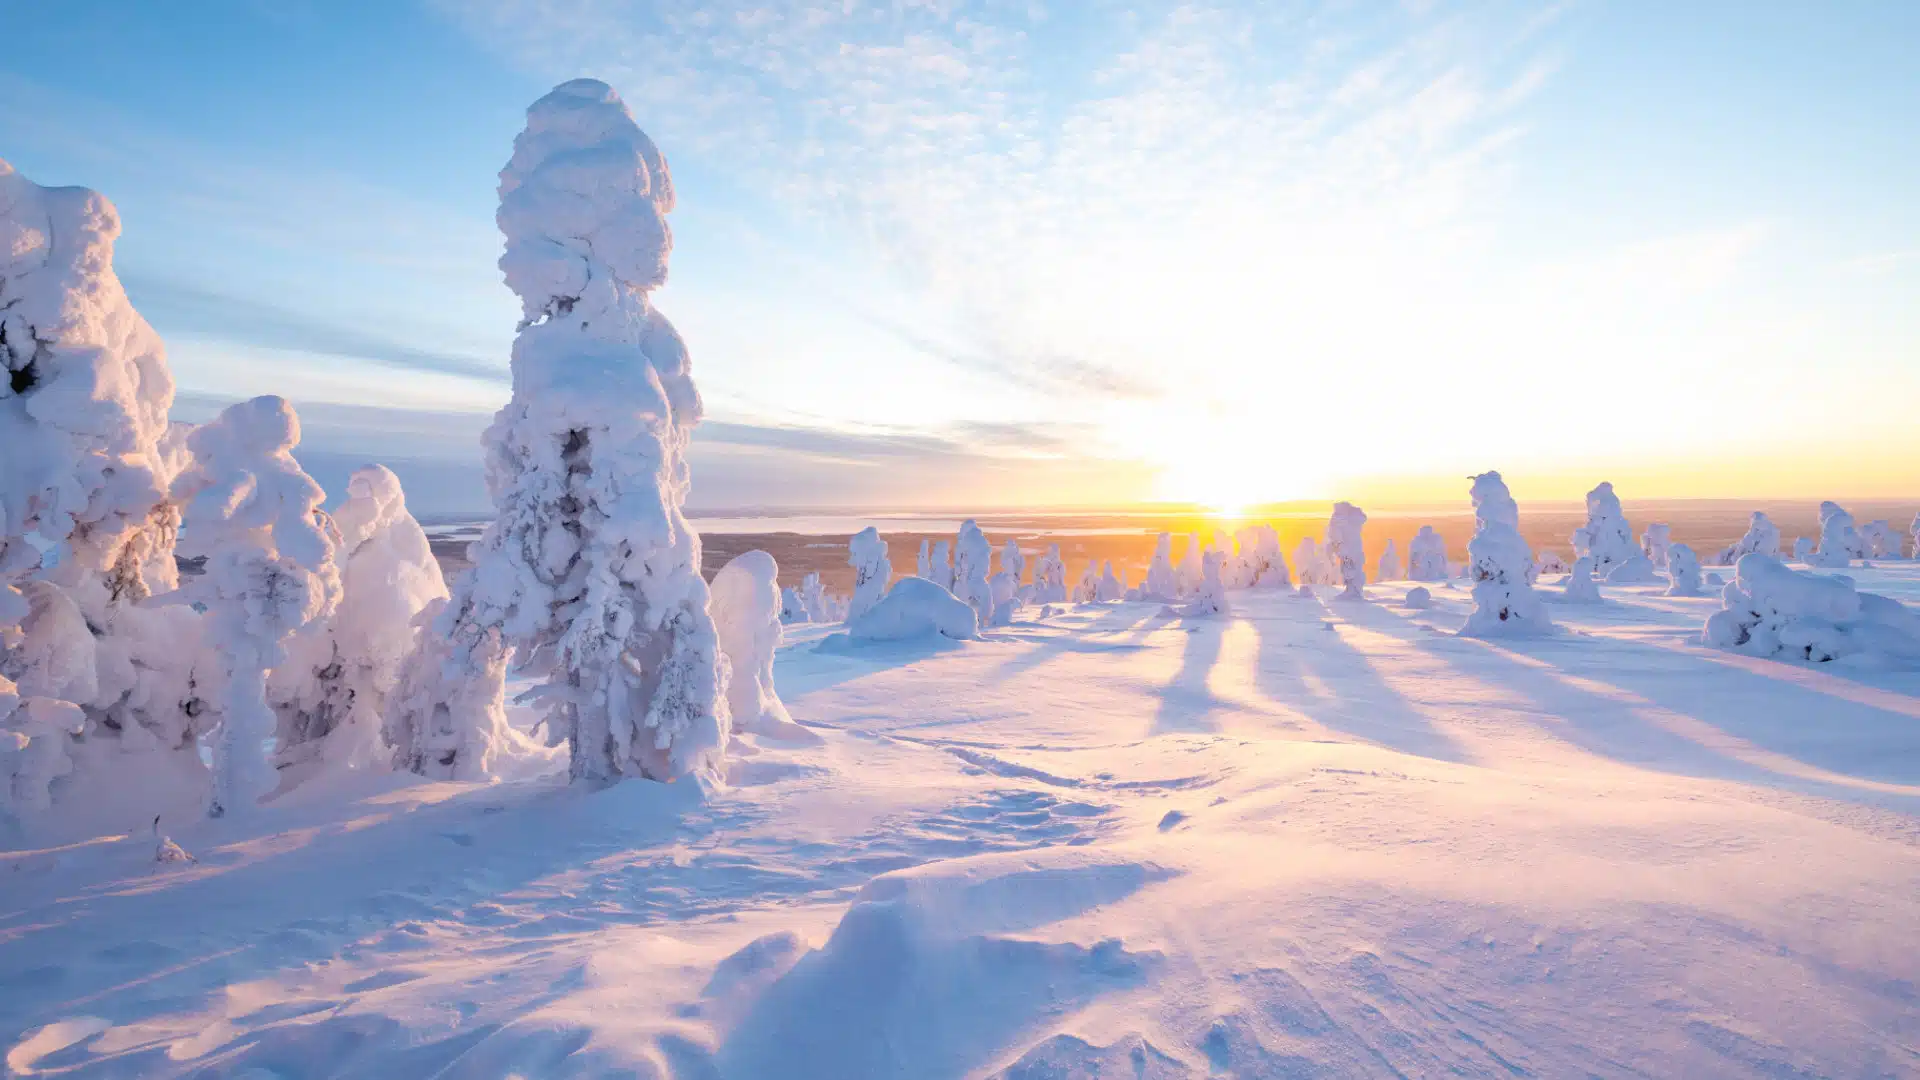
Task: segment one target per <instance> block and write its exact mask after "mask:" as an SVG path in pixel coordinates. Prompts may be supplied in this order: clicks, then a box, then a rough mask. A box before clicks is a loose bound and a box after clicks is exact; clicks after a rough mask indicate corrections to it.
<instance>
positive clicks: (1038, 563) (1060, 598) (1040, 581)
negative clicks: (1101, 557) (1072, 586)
mask: <svg viewBox="0 0 1920 1080" xmlns="http://www.w3.org/2000/svg"><path fill="white" fill-rule="evenodd" d="M1088 571H1089V572H1091V571H1092V564H1088ZM1066 600H1067V563H1066V560H1065V559H1062V558H1061V557H1060V545H1059V544H1048V545H1047V550H1046V551H1045V552H1043V553H1042V554H1041V555H1040V557H1039V558H1038V559H1035V560H1034V561H1033V602H1034V603H1036V604H1063V603H1065V602H1066Z"/></svg>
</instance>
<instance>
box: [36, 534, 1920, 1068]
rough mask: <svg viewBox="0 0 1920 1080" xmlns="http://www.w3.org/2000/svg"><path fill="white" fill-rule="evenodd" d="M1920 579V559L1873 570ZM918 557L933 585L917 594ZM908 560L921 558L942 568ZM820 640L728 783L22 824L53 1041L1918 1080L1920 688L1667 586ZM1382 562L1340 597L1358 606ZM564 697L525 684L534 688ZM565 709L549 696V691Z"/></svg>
mask: <svg viewBox="0 0 1920 1080" xmlns="http://www.w3.org/2000/svg"><path fill="white" fill-rule="evenodd" d="M1855 576H1856V578H1857V580H1858V583H1859V587H1860V588H1863V589H1867V590H1869V591H1872V592H1877V593H1884V594H1887V595H1895V596H1901V597H1906V598H1913V597H1916V596H1920V568H1917V567H1914V566H1912V565H1911V564H1904V563H1903V564H1896V565H1893V566H1889V567H1881V568H1877V569H1873V570H1864V569H1863V570H1858V571H1856V574H1855ZM906 580H910V581H917V580H918V579H906ZM896 588H898V586H896ZM1405 588H1406V587H1405V586H1401V585H1382V586H1376V587H1375V589H1374V590H1373V591H1374V592H1375V594H1376V598H1377V599H1380V600H1382V601H1384V602H1382V603H1379V604H1338V605H1334V604H1329V603H1325V602H1323V601H1321V600H1319V599H1315V598H1309V599H1306V600H1294V599H1292V598H1291V595H1290V594H1288V593H1282V592H1278V591H1262V590H1249V591H1243V592H1238V593H1235V594H1234V596H1233V602H1234V613H1233V614H1232V615H1231V616H1228V617H1225V618H1219V619H1211V620H1197V621H1190V622H1183V621H1177V620H1164V619H1161V618H1160V617H1159V616H1158V614H1157V613H1158V610H1159V607H1160V605H1158V604H1147V603H1134V604H1129V603H1118V604H1106V605H1095V606H1089V607H1084V608H1078V609H1071V610H1068V611H1065V612H1063V613H1060V614H1057V615H1055V616H1054V617H1053V618H1051V619H1049V620H1048V621H1047V622H1046V623H1045V624H1039V623H1034V622H1030V621H1023V622H1019V623H1016V625H1015V626H1013V627H1011V628H1008V629H1006V630H1001V631H994V632H992V633H990V634H989V635H988V636H987V637H986V638H985V639H983V640H978V641H966V642H943V643H940V644H939V646H938V647H931V646H929V645H927V644H925V643H914V642H898V643H888V644H878V643H876V644H872V645H865V646H862V647H860V648H859V649H856V650H852V651H840V650H832V649H825V648H822V647H821V644H820V638H821V636H822V634H823V632H824V631H822V630H821V629H819V628H814V627H804V626H803V627H799V628H791V627H790V628H789V631H788V632H789V635H790V636H789V640H788V641H787V642H785V643H784V644H783V645H782V646H781V648H780V650H779V653H778V655H777V658H776V661H775V674H776V676H777V678H778V681H779V685H780V688H781V693H782V696H783V698H784V699H785V700H786V702H787V705H788V707H789V708H790V709H791V711H792V712H793V715H794V717H795V718H796V719H797V720H798V721H800V722H801V723H804V724H806V725H808V727H809V728H810V729H811V730H812V732H813V733H814V734H816V735H817V736H818V737H819V743H818V744H817V745H811V746H804V745H797V744H791V743H780V742H775V741H767V740H762V739H761V737H759V736H756V735H753V734H750V733H749V734H743V735H740V736H739V737H738V739H737V741H736V747H735V750H734V752H733V753H732V754H730V756H729V759H728V766H727V769H726V771H725V774H724V776H723V777H722V778H721V781H720V782H719V783H717V784H716V785H714V786H712V787H711V788H707V789H703V788H701V787H699V786H696V785H693V784H689V783H674V784H657V783H646V782H628V783H623V784H619V785H615V786H613V787H611V788H608V789H604V790H593V789H588V788H581V787H571V788H570V787H568V786H567V785H566V784H565V778H564V763H563V762H560V761H558V760H549V761H548V762H547V763H546V765H545V769H546V770H548V771H547V772H546V774H545V775H540V776H528V777H524V778H519V779H511V780H507V781H504V782H499V783H493V784H474V783H454V782H434V781H430V780H426V779H423V778H420V777H415V776H411V775H406V774H397V775H382V776H367V775H360V776H352V777H344V778H330V779H331V782H330V783H319V782H316V783H314V784H307V785H302V786H301V787H300V788H298V789H295V790H294V791H292V792H290V793H288V794H287V795H286V796H284V797H283V798H281V799H279V800H276V801H274V802H271V803H268V804H266V805H265V806H263V807H262V808H261V809H260V810H259V811H258V812H257V813H256V814H255V815H254V816H253V817H252V818H250V819H248V820H239V819H235V818H231V817H230V818H226V819H221V820H218V821H206V820H197V819H196V820H189V821H181V822H171V821H170V822H167V823H165V828H164V831H165V833H166V835H168V836H170V837H171V838H172V839H173V840H175V841H177V842H178V845H179V846H180V847H181V848H182V849H183V851H184V852H187V853H191V854H192V855H193V856H194V857H196V858H197V859H198V860H199V861H198V862H195V863H188V862H166V863H159V862H156V861H155V850H156V837H155V834H154V831H153V830H152V828H151V824H150V821H149V820H133V821H129V822H127V823H126V826H125V827H124V828H123V829H122V830H121V832H122V833H124V838H113V837H107V838H102V839H100V840H97V841H94V842H91V843H80V844H73V845H68V846H64V847H60V848H50V849H37V850H28V851H17V852H11V853H8V854H6V855H4V856H0V880H4V881H5V885H4V887H0V895H4V898H5V903H4V905H0V911H3V912H4V913H3V914H0V918H4V920H5V922H4V927H5V928H4V931H3V932H0V1039H4V1042H3V1043H0V1055H4V1060H5V1062H6V1066H7V1069H8V1070H9V1071H10V1072H11V1073H12V1074H14V1075H44V1074H56V1075H62V1076H86V1077H93V1076H142V1077H148V1076H151V1077H184V1076H235V1077H239V1076H251V1077H268V1076H273V1077H321V1076H353V1077H387V1076H392V1077H429V1076H445V1077H503V1076H522V1077H544V1078H555V1077H584V1076H606V1075H637V1076H652V1077H662V1076H673V1077H681V1078H691V1077H700V1078H716V1077H717V1078H726V1080H745V1078H758V1077H766V1078H775V1077H777V1078H798V1080H809V1078H819V1080H845V1078H850V1077H865V1076H882V1077H899V1078H908V1077H915V1078H919V1077H927V1078H938V1077H989V1076H1004V1077H1009V1078H1021V1080H1032V1078H1035V1077H1092V1076H1102V1077H1111V1076H1124V1077H1136V1076H1144V1077H1155V1078H1161V1080H1164V1078H1168V1077H1194V1078H1199V1077H1208V1076H1237V1077H1278V1076H1305V1075H1322V1076H1396V1075H1397V1076H1439V1075H1462V1076H1481V1077H1512V1076H1516V1075H1530V1076H1543V1077H1547V1076H1551V1077H1558V1076H1603V1077H1615V1076H1621V1077H1625V1076H1662V1077H1665V1076H1703V1077H1704V1076H1712V1077H1721V1076H1756V1077H1781V1076H1897V1075H1912V1074H1913V1073H1914V1072H1915V1071H1916V1070H1920V1057H1916V1050H1915V1047H1916V1045H1920V1010H1916V1009H1915V1000H1916V998H1915V989H1914V982H1913V979H1914V973H1915V972H1916V971H1920V939H1916V938H1915V936H1914V934H1913V932H1912V930H1913V927H1914V926H1915V925H1917V924H1920V849H1917V848H1916V837H1917V836H1920V828H1917V827H1916V826H1917V822H1916V818H1915V815H1916V813H1920V696H1917V695H1920V673H1916V672H1914V671H1912V670H1907V671H1873V670H1859V669H1846V668H1835V667H1834V666H1833V665H1821V666H1811V665H1807V664H1800V663H1790V662H1782V661H1776V660H1764V659H1760V658H1756V657H1750V656H1746V655H1742V654H1739V653H1733V652H1724V651H1719V650H1713V649H1708V648H1705V647H1703V646H1700V645H1698V644H1696V643H1695V642H1696V641H1697V635H1698V631H1699V626H1700V622H1701V620H1702V619H1703V618H1704V616H1705V614H1706V613H1707V612H1708V611H1710V610H1711V609H1713V608H1714V607H1715V606H1717V605H1716V603H1715V601H1713V600H1711V599H1690V598H1668V597H1664V596H1661V595H1659V593H1660V591H1661V589H1660V587H1659V586H1629V587H1623V588H1620V589H1618V590H1616V591H1615V593H1614V595H1613V597H1612V600H1613V602H1611V603H1609V604H1607V605H1605V606H1603V607H1598V608H1584V609H1567V610H1563V611H1562V612H1560V613H1559V614H1560V617H1561V620H1562V622H1563V624H1564V625H1566V626H1567V627H1568V628H1569V629H1570V630H1571V631H1573V632H1569V633H1564V634H1560V635H1556V636H1552V637H1546V638H1523V639H1507V640H1501V641H1498V642H1493V641H1482V640H1476V639H1471V638H1464V637H1456V636H1453V635H1452V634H1451V633H1450V632H1451V631H1453V630H1456V629H1458V628H1459V627H1460V625H1461V624H1462V623H1463V622H1464V620H1465V618H1466V615H1467V613H1468V611H1469V609H1470V607H1471V602H1470V601H1469V600H1468V599H1467V598H1466V595H1465V593H1464V592H1463V591H1458V590H1450V589H1444V588H1443V589H1436V590H1434V592H1433V594H1432V602H1433V607H1432V608H1431V609H1429V610H1425V611H1415V610H1408V609H1407V608H1406V607H1404V606H1403V604H1402V603H1401V600H1402V598H1403V591H1404V589H1405ZM1330 591H1331V590H1328V592H1329V593H1330ZM526 685H527V684H525V683H519V682H517V683H515V690H516V691H518V690H519V689H522V688H524V687H525V686H526ZM511 714H512V716H513V718H514V721H515V723H516V724H519V725H523V726H524V725H526V724H530V723H531V722H532V721H533V719H535V711H534V710H532V709H529V708H524V707H516V708H514V709H512V710H511Z"/></svg>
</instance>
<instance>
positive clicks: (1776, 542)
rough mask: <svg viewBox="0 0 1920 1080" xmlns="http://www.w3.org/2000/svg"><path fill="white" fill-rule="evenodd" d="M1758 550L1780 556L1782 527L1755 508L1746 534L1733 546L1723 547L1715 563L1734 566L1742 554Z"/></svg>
mask: <svg viewBox="0 0 1920 1080" xmlns="http://www.w3.org/2000/svg"><path fill="white" fill-rule="evenodd" d="M1756 552H1758V553H1759V554H1761V555H1765V556H1768V557H1769V558H1779V557H1780V527H1779V526H1778V525H1775V524H1774V523H1773V519H1771V518H1769V517H1767V515H1766V514H1764V513H1762V512H1761V511H1759V510H1755V511H1754V512H1753V516H1752V517H1750V518H1748V519H1747V532H1746V535H1744V536H1742V537H1741V538H1740V539H1739V540H1737V541H1735V542H1734V543H1733V544H1732V546H1730V547H1726V548H1723V549H1721V551H1720V554H1719V556H1718V557H1717V558H1715V559H1714V563H1715V564H1716V565H1719V566H1732V565H1734V564H1735V563H1737V562H1739V561H1740V557H1741V556H1742V555H1752V554H1754V553H1756Z"/></svg>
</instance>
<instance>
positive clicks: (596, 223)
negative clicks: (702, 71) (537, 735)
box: [436, 79, 728, 782]
mask: <svg viewBox="0 0 1920 1080" xmlns="http://www.w3.org/2000/svg"><path fill="white" fill-rule="evenodd" d="M673 205H674V196H673V181H672V179H671V177H670V176H669V174H668V171H667V163H666V160H665V159H664V158H663V157H662V156H661V155H660V152H659V150H658V149H656V148H655V147H654V144H653V141H652V140H650V139H649V138H647V136H646V135H645V134H644V133H643V132H642V131H641V130H640V128H639V127H637V126H636V125H635V124H634V122H633V117H632V115H631V114H629V113H628V112H627V108H626V106H625V105H624V104H622V103H621V101H620V98H619V97H618V96H617V95H615V94H614V92H613V91H612V90H611V89H610V88H608V87H607V85H606V84H605V83H601V82H597V81H594V80H591V79H576V80H574V81H572V82H568V83H563V84H562V85H560V86H558V87H556V88H555V89H554V90H553V91H552V92H551V93H549V94H547V95H546V96H545V97H543V98H541V99H540V100H539V101H537V102H535V103H534V104H533V106H532V107H531V108H529V109H528V110H527V126H526V129H525V130H524V131H522V132H521V133H520V135H519V136H517V137H516V138H515V139H514V146H513V156H512V158H511V159H510V160H509V161H508V162H507V165H506V167H505V168H503V169H501V170H500V210H499V213H498V215H497V217H496V220H497V222H498V224H499V226H500V231H501V233H502V234H503V235H504V236H505V237H506V253H505V254H504V255H502V256H501V258H500V270H501V273H502V274H503V275H504V276H505V278H506V283H507V287H508V288H509V289H512V290H513V292H514V293H515V294H516V295H517V296H518V297H519V298H520V308H521V316H522V317H521V322H520V330H519V336H518V337H517V338H515V340H514V344H513V397H512V400H511V401H509V402H508V403H507V405H506V406H505V407H504V408H502V409H501V410H500V412H499V413H498V414H496V415H495V417H494V421H493V424H492V426H490V427H489V428H488V429H487V432H486V435H485V436H484V439H483V444H484V446H485V449H486V459H487V487H488V490H489V491H490V492H491V493H492V495H493V501H494V507H495V510H496V516H495V518H494V520H493V522H492V523H491V524H489V525H488V526H487V529H486V531H485V532H484V533H482V534H481V537H480V540H479V542H477V543H476V544H474V545H473V547H472V549H471V552H470V554H471V557H472V559H473V563H474V565H473V568H472V569H471V570H470V571H469V572H468V573H467V574H465V575H463V576H462V577H461V579H460V580H459V582H458V583H457V584H456V586H455V589H454V595H453V600H452V601H451V603H450V604H449V605H448V607H447V609H446V613H445V614H444V615H443V616H442V619H441V625H440V626H438V627H437V628H436V631H437V635H438V636H442V637H446V636H454V635H457V634H460V633H464V632H466V631H465V628H469V627H476V628H480V629H483V630H493V629H497V630H498V631H499V632H500V635H501V638H502V640H503V641H504V643H505V644H507V645H508V646H511V647H512V648H514V649H515V650H516V651H517V652H518V653H519V656H518V657H517V661H518V663H519V664H520V667H521V670H523V671H524V672H525V673H527V674H528V675H531V676H532V677H534V678H535V679H537V680H539V683H540V685H539V687H538V688H537V693H536V696H537V697H538V698H539V699H540V701H541V703H542V705H543V707H544V710H545V721H544V722H545V725H546V731H547V737H548V738H549V740H552V741H553V742H555V743H559V742H565V743H566V744H567V747H568V751H569V761H570V764H569V770H568V771H569V774H570V775H571V776H572V778H573V779H575V780H578V781H585V782H606V781H611V780H615V779H618V778H620V777H622V776H644V777H650V778H654V779H661V780H666V779H672V778H674V777H679V776H686V775H690V774H710V773H711V772H712V771H714V770H715V769H717V766H718V763H719V758H720V756H721V754H722V753H723V751H724V748H725V746H726V742H727V731H728V721H727V710H726V698H725V687H724V686H723V685H722V683H723V670H724V669H723V668H722V666H721V665H722V661H721V657H720V646H719V642H718V640H717V637H716V635H715V631H714V625H713V618H712V615H711V614H710V612H709V609H708V593H707V585H706V582H705V581H704V580H702V578H701V577H700V538H699V536H698V535H697V534H696V533H695V532H694V531H693V528H692V526H690V525H689V524H688V522H687V520H686V517H685V514H684V513H683V512H682V507H683V506H684V504H685V502H686V497H687V491H688V485H689V475H688V470H687V461H686V450H687V443H688V440H689V439H690V437H691V436H692V433H693V429H694V426H695V425H696V424H698V423H699V421H700V417H701V411H702V409H701V402H700V394H699V391H698V390H697V389H695V387H694V383H693V378H692V375H691V374H690V371H689V365H688V358H687V350H686V346H685V345H683V344H682V343H681V340H680V335H679V334H678V333H676V332H675V331H674V328H673V325H672V324H671V323H669V322H668V321H667V319H666V317H665V316H663V315H661V314H660V312H658V311H657V310H655V309H654V307H653V304H652V302H651V300H650V299H649V294H651V293H652V292H653V290H655V289H657V288H659V287H660V286H661V285H663V284H665V282H666V279H667V257H668V254H669V252H670V251H671V250H672V238H671V234H670V232H669V231H668V228H667V220H666V215H667V213H668V211H670V210H672V209H673ZM476 674H478V673H476ZM468 722H469V721H468V720H466V719H464V718H463V719H460V720H456V723H463V724H464V723H468Z"/></svg>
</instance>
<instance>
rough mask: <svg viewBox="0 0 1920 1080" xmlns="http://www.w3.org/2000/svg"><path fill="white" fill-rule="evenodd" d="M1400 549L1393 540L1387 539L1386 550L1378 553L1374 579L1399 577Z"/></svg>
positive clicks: (1387, 579)
mask: <svg viewBox="0 0 1920 1080" xmlns="http://www.w3.org/2000/svg"><path fill="white" fill-rule="evenodd" d="M1400 574H1401V568H1400V551H1399V549H1398V548H1396V547H1395V546H1394V542H1393V541H1392V540H1391V539H1389V540H1388V541H1387V550H1385V551H1383V552H1381V553H1380V563H1379V565H1378V566H1376V567H1375V568H1374V578H1373V579H1374V580H1375V581H1398V580H1399V579H1400Z"/></svg>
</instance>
